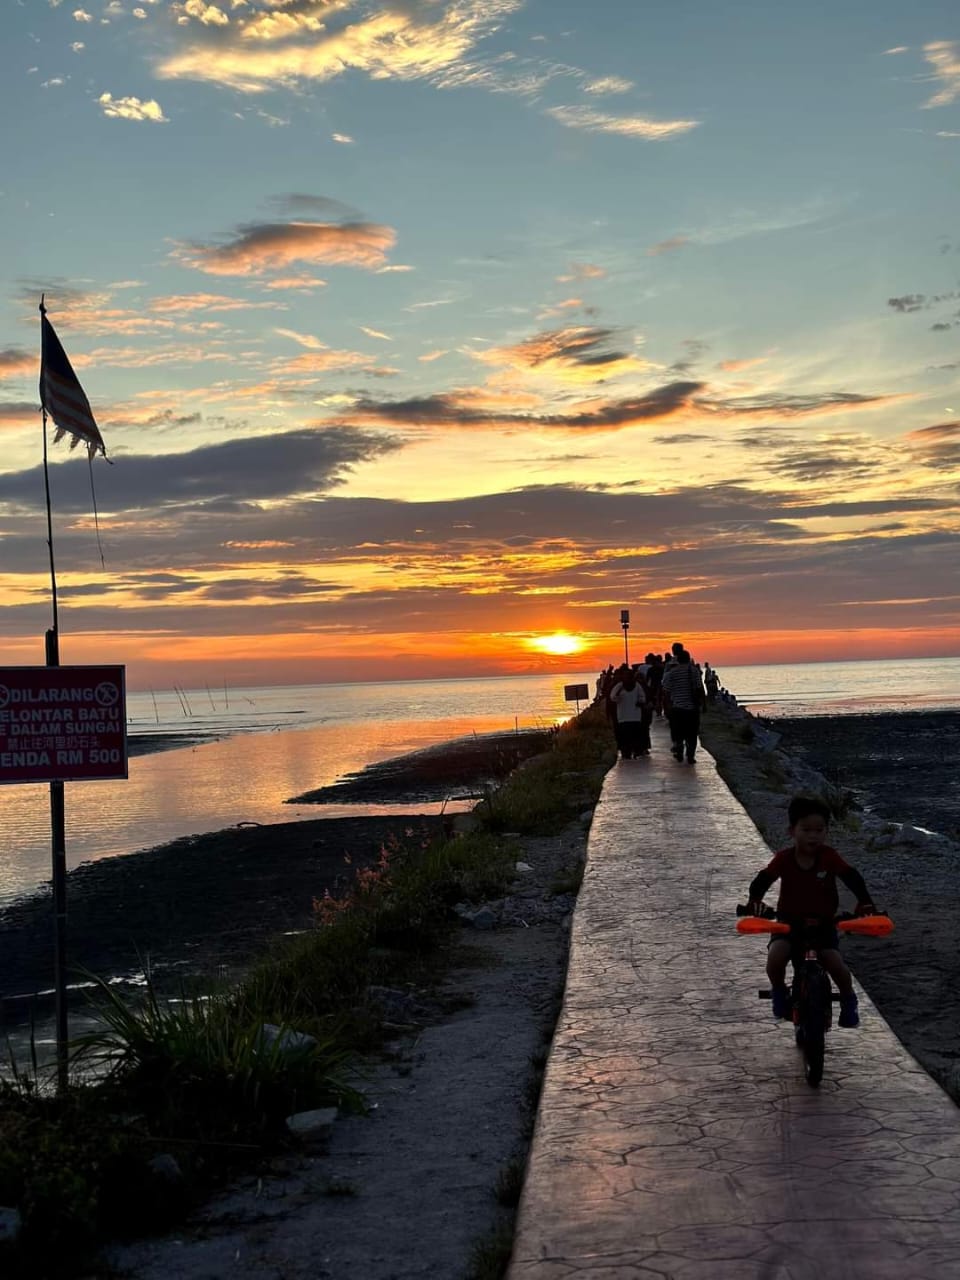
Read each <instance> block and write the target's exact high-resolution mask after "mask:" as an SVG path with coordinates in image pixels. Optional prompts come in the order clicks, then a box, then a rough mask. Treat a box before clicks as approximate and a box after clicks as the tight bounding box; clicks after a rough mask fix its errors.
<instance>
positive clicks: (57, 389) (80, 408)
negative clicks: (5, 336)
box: [40, 302, 107, 458]
mask: <svg viewBox="0 0 960 1280" xmlns="http://www.w3.org/2000/svg"><path fill="white" fill-rule="evenodd" d="M40 325H41V333H42V344H41V352H42V354H41V358H40V403H41V404H42V405H43V407H44V409H46V411H47V413H48V414H49V415H50V417H51V418H52V419H53V421H54V425H55V426H56V428H57V431H56V435H55V436H54V437H53V442H54V444H56V443H57V441H58V440H62V439H63V437H64V436H65V435H69V436H70V448H71V449H75V448H76V447H77V445H78V444H79V443H80V441H81V440H83V441H84V442H85V443H86V446H87V452H88V453H89V456H90V457H91V458H94V457H96V455H97V454H98V453H102V454H103V456H104V457H106V456H107V449H106V446H105V445H104V443H103V437H102V436H101V434H100V429H99V428H98V426H97V424H96V422H95V421H94V417H93V412H92V410H91V408H90V401H89V400H88V399H87V397H86V395H85V394H84V390H83V387H81V385H80V381H79V379H78V378H77V375H76V374H75V373H74V372H73V366H72V365H71V363H70V361H69V360H68V359H67V353H66V352H65V351H64V349H63V347H62V346H61V345H60V339H59V338H58V337H57V335H56V333H55V332H54V329H53V325H52V324H51V323H50V321H49V320H48V319H47V313H46V311H45V309H44V306H43V303H42V302H41V304H40Z"/></svg>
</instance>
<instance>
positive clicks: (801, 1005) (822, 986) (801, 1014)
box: [737, 905, 893, 1088]
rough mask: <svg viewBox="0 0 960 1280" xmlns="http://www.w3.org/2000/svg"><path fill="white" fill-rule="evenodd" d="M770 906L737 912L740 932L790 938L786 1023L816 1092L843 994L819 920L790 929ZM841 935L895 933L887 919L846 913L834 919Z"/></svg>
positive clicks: (766, 994)
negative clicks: (825, 954)
mask: <svg viewBox="0 0 960 1280" xmlns="http://www.w3.org/2000/svg"><path fill="white" fill-rule="evenodd" d="M776 914H777V913H776V911H775V910H774V909H773V908H772V907H767V906H765V907H763V908H762V912H761V914H760V915H755V914H754V913H753V912H752V911H750V909H749V908H748V907H746V906H742V905H741V906H738V907H737V915H738V916H740V917H741V918H740V919H739V920H738V921H737V932H738V933H750V934H754V933H772V934H792V935H793V936H792V938H791V944H792V946H791V953H790V963H791V964H792V966H793V982H792V983H791V985H790V992H789V998H788V1002H787V1013H786V1014H785V1015H784V1016H785V1017H787V1018H792V1020H793V1026H794V1033H795V1035H796V1040H797V1047H798V1048H799V1049H801V1050H802V1051H803V1073H804V1076H805V1078H806V1081H807V1084H809V1085H811V1086H812V1087H814V1088H816V1086H817V1085H818V1084H819V1083H820V1081H821V1080H822V1079H823V1055H824V1048H825V1043H824V1037H825V1034H826V1032H827V1031H829V1030H830V1026H831V1023H832V1022H833V1001H834V1000H839V999H840V997H839V995H838V994H837V993H836V992H835V991H834V990H833V988H832V987H831V985H830V978H829V976H828V974H827V971H826V970H825V969H824V967H823V965H822V964H821V963H820V957H819V954H818V951H817V946H816V940H817V939H816V929H817V928H818V927H819V925H820V921H818V920H807V921H805V922H804V925H803V926H802V928H796V927H794V928H791V926H790V925H788V924H784V923H783V921H781V920H777V919H776ZM836 925H837V929H838V930H839V931H840V932H841V933H853V934H857V935H860V936H866V937H870V938H885V937H886V936H887V935H888V934H889V933H891V932H892V931H893V921H892V920H891V919H890V917H889V916H887V915H881V914H878V915H872V916H852V915H849V914H847V913H844V914H843V915H839V916H837V918H836ZM757 994H758V995H759V997H760V999H761V1000H769V999H770V997H771V992H770V990H769V989H765V990H761V991H759V992H758V993H757Z"/></svg>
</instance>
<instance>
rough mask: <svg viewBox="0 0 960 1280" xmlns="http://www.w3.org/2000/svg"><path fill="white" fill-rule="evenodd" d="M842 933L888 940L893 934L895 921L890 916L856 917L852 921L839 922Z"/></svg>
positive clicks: (838, 926) (838, 925)
mask: <svg viewBox="0 0 960 1280" xmlns="http://www.w3.org/2000/svg"><path fill="white" fill-rule="evenodd" d="M837 928H838V929H839V930H840V932H841V933H855V934H857V936H858V937H859V936H862V937H865V938H886V937H887V936H888V935H889V934H891V933H893V921H892V920H891V919H890V917H889V916H854V918H853V919H852V920H838V921H837Z"/></svg>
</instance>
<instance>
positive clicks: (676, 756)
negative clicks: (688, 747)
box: [670, 747, 683, 761]
mask: <svg viewBox="0 0 960 1280" xmlns="http://www.w3.org/2000/svg"><path fill="white" fill-rule="evenodd" d="M670 754H671V755H672V756H673V758H674V760H677V761H682V760H683V747H680V748H679V750H678V749H677V748H676V747H671V748H670Z"/></svg>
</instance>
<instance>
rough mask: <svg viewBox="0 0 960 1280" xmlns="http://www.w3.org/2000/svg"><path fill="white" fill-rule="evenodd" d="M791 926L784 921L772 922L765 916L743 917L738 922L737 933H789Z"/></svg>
mask: <svg viewBox="0 0 960 1280" xmlns="http://www.w3.org/2000/svg"><path fill="white" fill-rule="evenodd" d="M789 932H790V926H789V925H788V924H784V923H783V921H782V920H770V919H768V918H765V917H763V916H741V917H740V919H739V920H738V921H737V933H789Z"/></svg>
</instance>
